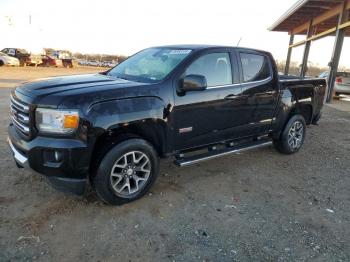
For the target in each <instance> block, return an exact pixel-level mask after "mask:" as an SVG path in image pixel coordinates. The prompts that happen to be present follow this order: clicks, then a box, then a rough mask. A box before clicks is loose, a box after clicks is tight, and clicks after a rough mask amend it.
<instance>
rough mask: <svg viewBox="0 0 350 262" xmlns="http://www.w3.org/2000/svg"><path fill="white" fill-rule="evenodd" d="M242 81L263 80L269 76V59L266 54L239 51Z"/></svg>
mask: <svg viewBox="0 0 350 262" xmlns="http://www.w3.org/2000/svg"><path fill="white" fill-rule="evenodd" d="M240 58H241V64H242V70H243V82H252V81H259V80H264V79H266V78H268V77H269V76H271V71H270V66H269V60H268V59H267V57H266V56H263V55H257V54H250V53H240Z"/></svg>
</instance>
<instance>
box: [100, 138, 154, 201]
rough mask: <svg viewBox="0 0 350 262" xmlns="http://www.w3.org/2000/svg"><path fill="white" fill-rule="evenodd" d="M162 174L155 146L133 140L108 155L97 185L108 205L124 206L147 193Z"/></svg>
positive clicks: (124, 142)
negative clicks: (159, 174) (160, 173)
mask: <svg viewBox="0 0 350 262" xmlns="http://www.w3.org/2000/svg"><path fill="white" fill-rule="evenodd" d="M158 172H159V158H158V155H157V152H156V151H155V149H154V148H153V146H152V145H150V144H149V143H148V142H147V141H145V140H143V139H139V138H135V139H129V140H126V141H123V142H121V143H119V144H117V145H116V146H115V147H113V148H112V149H111V150H109V151H108V152H107V153H106V155H105V156H104V157H103V159H102V161H101V163H100V165H99V167H98V169H97V172H96V174H95V176H94V177H93V184H94V187H95V190H96V193H97V195H98V196H99V197H100V198H101V199H102V200H103V201H104V202H105V203H107V204H110V205H122V204H125V203H128V202H131V201H134V200H136V199H138V198H140V197H142V196H143V195H144V194H146V193H147V191H148V190H149V189H150V188H151V186H152V185H153V183H154V182H155V180H156V178H157V176H158Z"/></svg>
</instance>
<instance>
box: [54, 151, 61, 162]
mask: <svg viewBox="0 0 350 262" xmlns="http://www.w3.org/2000/svg"><path fill="white" fill-rule="evenodd" d="M55 160H56V162H61V160H62V153H61V152H59V151H55Z"/></svg>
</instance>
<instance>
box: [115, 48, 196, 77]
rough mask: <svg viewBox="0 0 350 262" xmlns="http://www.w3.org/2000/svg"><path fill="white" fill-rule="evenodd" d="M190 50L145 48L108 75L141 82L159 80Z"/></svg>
mask: <svg viewBox="0 0 350 262" xmlns="http://www.w3.org/2000/svg"><path fill="white" fill-rule="evenodd" d="M190 52H191V50H189V49H171V48H149V49H145V50H143V51H141V52H139V53H137V54H135V55H133V56H131V57H130V58H128V59H127V60H125V61H124V62H122V63H120V64H119V65H117V66H116V67H114V68H113V69H112V70H111V71H109V72H108V75H110V76H114V77H119V78H124V79H127V80H133V81H139V82H151V83H152V82H159V81H161V80H163V79H164V78H165V77H166V76H167V75H168V74H169V73H170V72H171V71H172V70H173V69H174V68H175V67H176V66H177V65H178V64H179V63H180V62H181V61H182V60H184V59H185V57H187V56H188V54H189V53H190Z"/></svg>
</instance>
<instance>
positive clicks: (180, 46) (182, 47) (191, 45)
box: [154, 44, 267, 53]
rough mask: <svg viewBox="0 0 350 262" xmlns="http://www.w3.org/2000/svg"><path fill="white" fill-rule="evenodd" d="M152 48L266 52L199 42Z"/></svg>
mask: <svg viewBox="0 0 350 262" xmlns="http://www.w3.org/2000/svg"><path fill="white" fill-rule="evenodd" d="M154 48H172V49H176V48H178V49H191V50H203V49H211V48H239V49H244V50H254V51H258V52H265V53H266V52H267V51H264V50H259V49H254V48H247V47H240V46H225V45H201V44H197V45H196V44H183V45H163V46H155V47H154Z"/></svg>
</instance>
